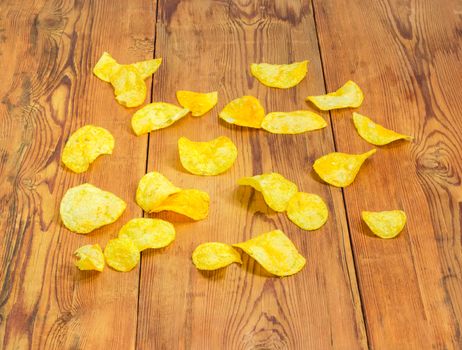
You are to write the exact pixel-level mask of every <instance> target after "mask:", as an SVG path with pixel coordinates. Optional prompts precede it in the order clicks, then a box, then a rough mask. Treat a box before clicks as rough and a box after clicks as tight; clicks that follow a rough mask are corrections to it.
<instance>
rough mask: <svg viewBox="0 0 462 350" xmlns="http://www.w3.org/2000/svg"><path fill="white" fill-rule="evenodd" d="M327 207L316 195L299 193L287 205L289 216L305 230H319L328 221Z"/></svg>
mask: <svg viewBox="0 0 462 350" xmlns="http://www.w3.org/2000/svg"><path fill="white" fill-rule="evenodd" d="M328 215H329V212H328V210H327V205H326V203H324V201H323V200H322V198H321V197H319V196H318V195H316V194H311V193H305V192H298V193H296V194H295V195H294V196H293V197H292V198H291V199H290V201H289V204H288V205H287V216H288V217H289V219H290V221H292V222H293V223H294V224H295V225H297V226H298V227H300V228H302V229H304V230H309V231H311V230H317V229H318V228H320V227H321V226H322V225H324V224H325V223H326V221H327V217H328Z"/></svg>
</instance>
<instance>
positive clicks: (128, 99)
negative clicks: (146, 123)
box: [110, 65, 146, 108]
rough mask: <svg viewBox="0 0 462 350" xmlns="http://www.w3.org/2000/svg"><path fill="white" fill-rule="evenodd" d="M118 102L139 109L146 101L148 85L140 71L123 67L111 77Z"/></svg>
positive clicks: (130, 67)
mask: <svg viewBox="0 0 462 350" xmlns="http://www.w3.org/2000/svg"><path fill="white" fill-rule="evenodd" d="M110 82H111V84H112V86H113V88H114V94H115V98H116V100H117V102H119V103H120V104H121V105H123V106H125V107H129V108H130V107H138V106H140V105H142V104H143V102H144V101H145V100H146V83H145V82H144V79H143V77H142V76H141V75H140V73H139V72H138V70H137V69H136V68H134V67H132V66H130V65H121V66H120V67H119V69H118V70H117V71H116V72H115V73H114V74H113V75H112V76H111V78H110Z"/></svg>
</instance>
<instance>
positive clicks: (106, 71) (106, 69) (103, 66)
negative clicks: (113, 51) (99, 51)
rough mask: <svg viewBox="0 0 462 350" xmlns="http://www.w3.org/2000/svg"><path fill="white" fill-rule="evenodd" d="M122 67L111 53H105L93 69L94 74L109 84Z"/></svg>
mask: <svg viewBox="0 0 462 350" xmlns="http://www.w3.org/2000/svg"><path fill="white" fill-rule="evenodd" d="M120 66H121V65H120V64H118V63H117V61H116V60H115V59H114V58H112V56H111V55H110V54H109V53H107V52H103V55H102V56H101V58H100V59H99V61H98V62H97V63H96V65H95V67H94V68H93V74H95V75H96V76H97V77H98V78H100V79H101V80H103V81H105V82H108V83H109V81H110V80H111V76H112V75H113V74H114V73H115V72H116V71H118V70H119V68H120Z"/></svg>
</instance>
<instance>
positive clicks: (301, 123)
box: [261, 111, 327, 134]
mask: <svg viewBox="0 0 462 350" xmlns="http://www.w3.org/2000/svg"><path fill="white" fill-rule="evenodd" d="M326 126H327V123H326V121H325V120H324V118H323V117H321V116H320V115H318V114H316V113H313V112H310V111H293V112H272V113H268V114H267V115H266V116H265V118H264V119H263V122H262V123H261V127H262V128H263V129H265V130H266V131H269V132H272V133H273V134H300V133H302V132H305V131H312V130H318V129H322V128H325V127H326Z"/></svg>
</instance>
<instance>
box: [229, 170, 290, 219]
mask: <svg viewBox="0 0 462 350" xmlns="http://www.w3.org/2000/svg"><path fill="white" fill-rule="evenodd" d="M237 183H238V184H239V185H244V186H245V185H246V186H252V187H253V188H254V189H256V190H257V191H259V192H261V193H262V194H263V198H264V199H265V202H266V204H268V206H269V207H270V208H271V209H273V210H274V211H279V212H282V211H285V210H286V209H287V204H289V201H290V199H291V198H292V196H293V195H294V194H295V193H297V192H298V188H297V185H296V184H294V183H293V182H292V181H289V180H287V179H286V178H285V177H284V176H282V175H281V174H278V173H267V174H261V175H256V176H252V177H243V178H241V179H239V180H238V182H237Z"/></svg>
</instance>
